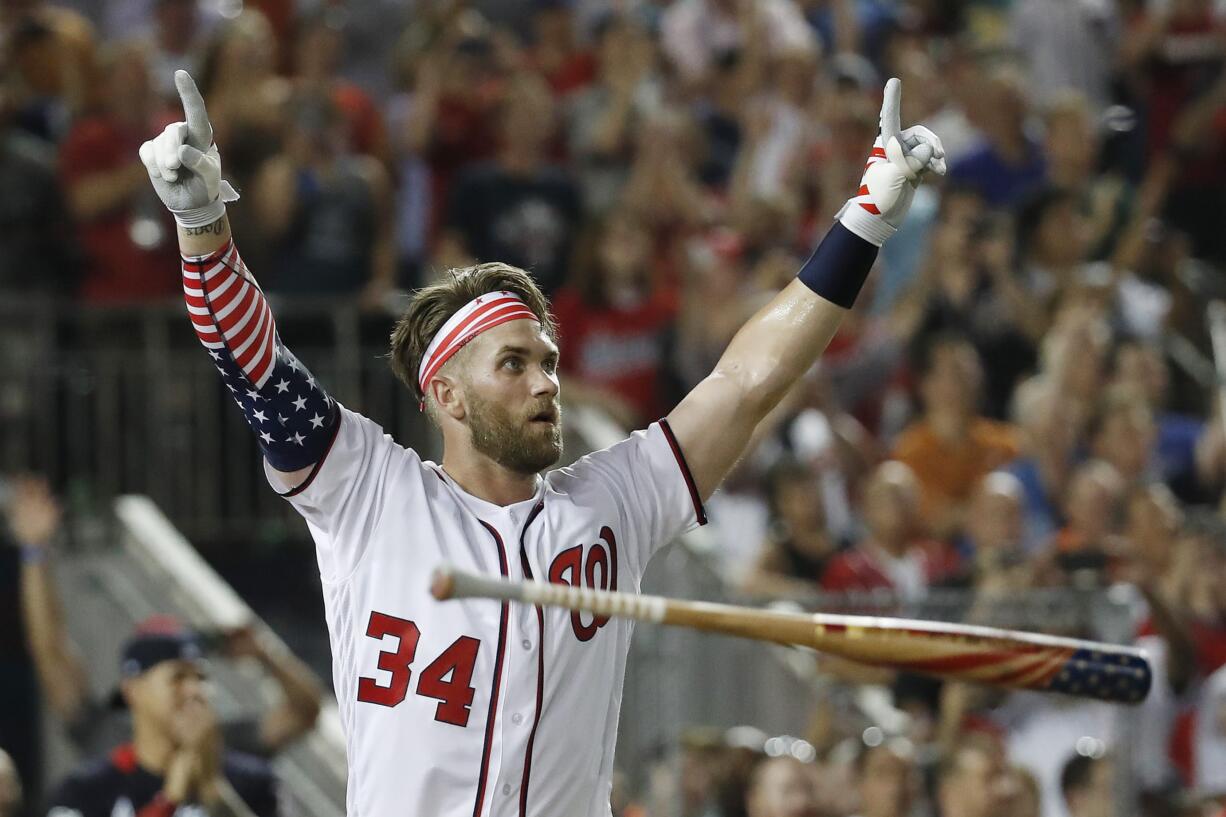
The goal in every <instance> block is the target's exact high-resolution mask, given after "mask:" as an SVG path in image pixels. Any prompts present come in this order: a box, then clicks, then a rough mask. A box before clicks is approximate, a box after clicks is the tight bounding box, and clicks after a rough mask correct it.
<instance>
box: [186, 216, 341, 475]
mask: <svg viewBox="0 0 1226 817" xmlns="http://www.w3.org/2000/svg"><path fill="white" fill-rule="evenodd" d="M183 297H184V299H185V300H186V301H187V314H188V316H189V317H190V318H191V321H192V326H193V327H194V328H195V330H196V337H198V338H199V339H200V343H201V344H203V345H204V348H205V351H207V352H208V353H209V357H211V358H212V359H213V365H214V366H215V367H216V368H217V371H218V372H219V373H220V374H221V381H222V383H223V384H224V385H225V387H226V388H227V389H229V390H230V396H231V397H232V398H233V399H234V402H235V403H236V404H238V407H239V408H240V409H241V410H242V412H243V416H244V417H246V418H247V423H248V425H250V426H251V428H252V430H253V431H255V433H256V436H257V438H258V439H259V443H260V448H261V449H262V450H263V452H264V457H265V459H267V460H268V463H269V464H270V465H271V466H272V467H273V468H275V469H277V470H278V471H298V470H301V469H303V468H307V467H309V466H311V465H314V464H316V463H318V462H319V461H320V460H322V459H323V456H324V454H325V453H326V452H327V450H328V447H329V446H330V445H331V444H332V440H333V438H334V437H335V436H336V429H337V426H338V424H339V422H340V411H339V409H338V407H337V404H336V401H335V400H333V399H332V398H331V396H329V395H328V393H327V392H325V391H324V390H323V387H322V386H320V385H319V384H318V383H317V382H316V381H315V378H314V377H313V376H312V375H311V373H310V372H309V371H307V368H306V366H303V365H302V363H300V362H299V361H298V359H297V358H296V357H294V356H293V354H291V353H290V351H289V350H288V349H286V348H285V346H283V345H282V343H281V339H280V338H279V337H278V336H277V325H276V323H275V322H274V321H273V317H272V310H271V309H269V307H268V301H266V300H265V299H264V293H263V292H262V291H261V290H260V287H259V285H258V284H256V282H255V279H254V278H253V277H252V275H251V273H250V272H249V271H248V270H247V267H246V265H245V264H243V260H242V258H240V257H239V254H238V250H237V248H235V246H234V241H233V240H230V241H227V242H226V244H225V246H223V247H221V248H220V249H218V250H217V251H216V252H213V253H211V254H209V255H204V256H184V257H183Z"/></svg>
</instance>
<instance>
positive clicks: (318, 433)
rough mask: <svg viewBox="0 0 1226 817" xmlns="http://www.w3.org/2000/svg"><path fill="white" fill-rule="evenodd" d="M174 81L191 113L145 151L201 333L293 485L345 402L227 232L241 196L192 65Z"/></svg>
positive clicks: (310, 468) (306, 475)
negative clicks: (301, 347) (288, 340)
mask: <svg viewBox="0 0 1226 817" xmlns="http://www.w3.org/2000/svg"><path fill="white" fill-rule="evenodd" d="M175 86H176V87H177V88H178V91H179V98H180V100H181V101H182V103H183V113H184V119H185V121H184V122H176V123H174V124H172V125H168V126H167V127H166V130H164V131H163V132H162V133H161V134H160V135H158V136H157V137H156V138H154V139H151V140H150V141H148V142H145V143H144V144H143V145H141V148H140V158H141V161H142V162H143V163H144V165H145V169H146V170H147V171H148V172H149V178H150V180H151V181H152V182H153V187H154V189H155V190H156V191H157V193H158V196H160V197H161V199H162V202H163V204H165V205H166V207H167V208H168V209H169V210H170V211H171V213H173V214H174V217H175V221H176V222H178V225H179V249H180V251H181V253H182V255H183V259H182V261H183V296H184V300H186V302H187V312H188V315H189V317H190V318H191V322H192V326H193V328H194V329H195V330H196V336H197V337H198V338H199V340H200V343H201V345H202V346H204V348H205V350H206V351H207V352H208V354H209V357H211V358H212V360H213V365H214V366H215V367H216V369H217V371H218V372H219V373H220V374H221V379H222V383H223V384H224V385H225V387H226V388H227V389H229V390H230V396H231V397H232V398H233V400H234V402H235V403H236V404H237V405H238V407H239V408H240V409H242V412H243V415H244V416H245V417H246V418H247V423H248V425H250V426H251V428H252V430H253V431H254V432H255V434H256V437H257V439H258V441H259V444H260V448H261V450H262V451H263V453H264V458H265V459H266V460H267V461H268V463H269V465H271V466H272V467H273V469H274V470H276V471H278V472H280V473H281V479H280V480H279V481H280V482H281V483H282V487H284V488H286V489H288V491H289V493H293V492H294V491H295V490H296V489H297V488H298V487H299V486H301V485H304V484H305V483H306V482H307V481H309V480H310V478H311V475H312V474H313V473H314V471H315V469H316V468H318V466H319V464H320V463H321V462H322V461H323V457H324V455H325V454H326V453H327V451H328V448H329V447H330V446H331V444H332V441H333V439H334V438H335V436H336V430H337V428H338V426H339V422H340V410H339V408H338V406H337V404H336V401H335V400H333V399H332V398H331V397H330V396H329V395H328V394H327V392H325V391H324V390H323V387H322V386H320V385H319V383H318V382H317V381H316V380H315V378H314V377H312V376H311V373H310V372H309V371H307V368H306V367H305V366H303V365H302V363H300V362H299V361H298V359H297V358H295V357H294V356H293V354H291V353H290V351H289V350H288V349H286V348H285V346H284V345H283V344H282V343H281V339H280V337H279V336H278V335H277V327H276V323H275V321H274V320H273V316H272V310H271V309H270V308H269V306H268V302H267V301H266V300H265V298H264V293H263V292H262V291H261V290H260V286H259V284H258V283H257V282H256V280H255V277H254V276H253V275H252V274H251V271H250V270H248V269H247V266H246V265H245V264H244V263H243V260H242V258H241V257H240V256H239V254H238V249H237V248H236V247H235V246H234V242H233V241H232V240H231V238H230V224H229V221H227V219H226V205H225V203H226V202H227V201H233V200H234V199H236V198H238V195H237V194H236V193H235V192H234V190H233V188H231V187H230V185H229V184H228V183H227V182H224V181H222V178H221V157H220V156H219V155H218V152H217V146H216V145H215V144H214V143H213V127H212V125H211V124H210V123H209V118H208V113H207V111H206V110H205V107H204V99H203V98H202V97H201V96H200V91H199V90H197V88H196V83H195V82H194V81H193V80H192V78H191V76H189V75H188V73H187V72H186V71H176V72H175Z"/></svg>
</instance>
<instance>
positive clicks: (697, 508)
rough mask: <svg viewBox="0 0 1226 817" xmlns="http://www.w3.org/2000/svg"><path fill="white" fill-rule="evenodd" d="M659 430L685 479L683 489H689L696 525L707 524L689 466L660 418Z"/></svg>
mask: <svg viewBox="0 0 1226 817" xmlns="http://www.w3.org/2000/svg"><path fill="white" fill-rule="evenodd" d="M660 430H661V431H663V432H664V439H666V440H668V446H669V448H671V449H673V456H674V457H676V458H677V465H679V466H680V467H681V475H682V476H683V477H685V487H687V488H689V489H690V501H692V502H693V503H694V515H695V516H697V517H698V524H700V525H705V524H707V512H706V509H704V508H703V507H702V497H700V496H699V495H698V486H697V485H695V484H694V475H693V474H691V473H690V466H689V465H687V464H686V462H685V454H682V453H681V446H679V445H677V438H676V437H674V436H673V430H672V429H671V428H669V426H668V420H666V419H664V418H663V417H661V418H660Z"/></svg>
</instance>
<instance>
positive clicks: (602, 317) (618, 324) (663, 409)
mask: <svg viewBox="0 0 1226 817" xmlns="http://www.w3.org/2000/svg"><path fill="white" fill-rule="evenodd" d="M553 312H554V315H555V316H556V317H557V320H558V328H559V332H560V334H561V340H562V348H563V352H562V358H561V367H562V370H563V372H565V373H567V374H569V375H572V376H574V377H577V378H578V379H580V380H582V381H584V382H585V383H587V384H588V385H591V386H599V387H602V388H605V389H608V390H610V391H613V392H616V393H617V394H618V396H620V397H621V398H622V399H624V400H625V401H626V402H628V403H630V404H631V405H633V406H634V408H635V409H636V410H637V411H638V413H639V417H640V419H641V420H643V421H648V420H653V419H655V418H657V417H662V416H664V415H665V414H666V413H667V411H668V408H669V407H668V406H665V405H664V401H663V400H662V398H661V395H660V391H661V390H660V375H661V372H662V371H663V369H664V363H665V360H664V356H665V344H666V332H667V330H668V328H669V326H670V325H671V324H672V322H673V321H674V320H675V318H676V316H677V299H676V297H675V295H674V294H673V293H671V292H668V291H665V290H657V291H656V293H654V294H653V295H651V296H650V297H649V298H647V299H646V300H645V301H643V302H642V303H640V304H639V305H637V306H634V307H629V308H619V307H614V306H591V305H589V304H588V303H586V302H585V301H584V300H583V297H582V296H581V295H580V294H579V292H578V291H576V290H575V289H572V288H570V287H564V288H563V289H561V290H559V291H558V294H557V295H556V296H555V297H554V300H553Z"/></svg>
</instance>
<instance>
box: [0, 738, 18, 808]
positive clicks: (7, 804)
mask: <svg viewBox="0 0 1226 817" xmlns="http://www.w3.org/2000/svg"><path fill="white" fill-rule="evenodd" d="M21 808H22V791H21V778H20V777H18V776H17V766H16V765H15V764H14V763H13V759H12V758H11V757H9V755H8V753H7V752H5V751H4V749H0V817H19V816H20V815H21V813H22V810H21Z"/></svg>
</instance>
